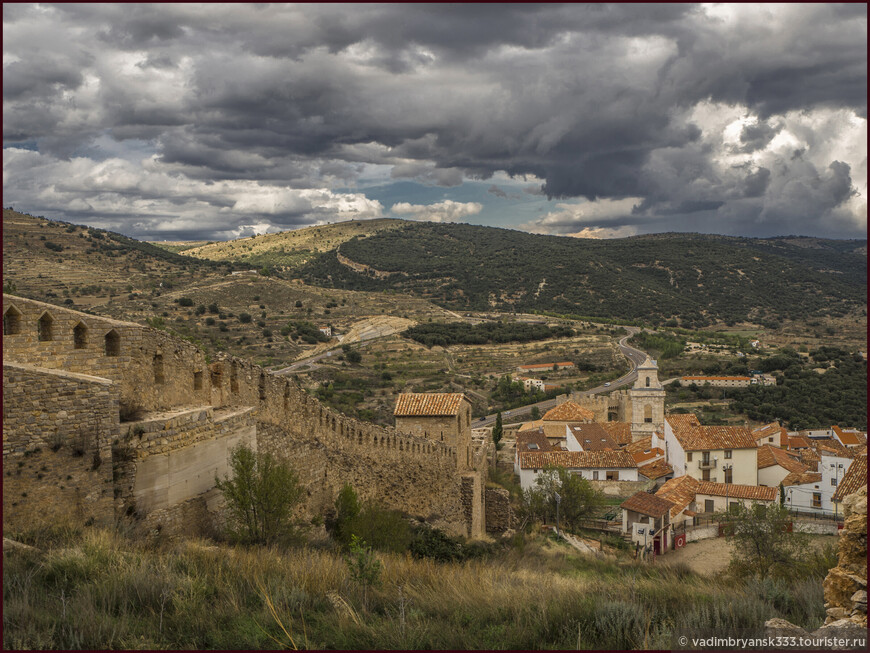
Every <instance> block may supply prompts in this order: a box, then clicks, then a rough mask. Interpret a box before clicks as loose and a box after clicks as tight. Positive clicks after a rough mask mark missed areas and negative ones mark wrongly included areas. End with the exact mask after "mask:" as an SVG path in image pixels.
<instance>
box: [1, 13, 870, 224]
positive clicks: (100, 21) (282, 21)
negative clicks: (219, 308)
mask: <svg viewBox="0 0 870 653" xmlns="http://www.w3.org/2000/svg"><path fill="white" fill-rule="evenodd" d="M3 11H4V48H5V50H4V140H5V142H7V143H10V142H21V141H31V140H35V141H36V142H37V143H38V144H39V151H40V152H41V153H42V154H43V155H45V156H51V157H55V158H57V159H59V160H70V159H71V158H74V157H76V156H79V154H78V153H80V152H82V151H85V149H86V147H87V146H88V144H89V143H90V142H92V141H93V140H94V139H95V138H97V137H99V136H101V135H108V137H110V138H113V139H115V140H116V141H119V142H122V143H123V142H124V141H126V140H129V139H136V140H138V141H146V142H149V143H151V144H152V146H153V153H154V156H153V157H151V158H150V159H149V163H148V165H149V166H151V168H148V172H149V174H151V173H153V172H154V170H158V169H159V170H160V171H162V175H157V174H156V173H155V174H153V175H152V176H151V177H150V178H151V180H152V184H153V185H154V187H153V189H152V191H149V192H152V193H156V194H157V195H159V194H160V193H161V192H165V193H169V194H170V195H171V193H173V192H179V191H173V187H172V183H171V179H173V178H176V179H181V178H183V179H186V180H192V181H197V182H199V181H202V182H213V185H211V186H209V185H208V184H206V185H205V186H204V187H203V188H202V189H201V191H198V192H197V201H199V202H202V203H203V205H204V206H203V207H202V210H203V211H205V212H207V211H208V210H209V207H211V208H212V209H215V210H221V209H223V210H224V211H226V210H227V209H228V207H229V209H230V211H231V212H232V213H233V215H234V216H235V217H234V218H233V220H235V221H236V225H235V226H234V227H233V228H235V227H237V226H238V225H239V224H241V222H240V221H242V220H243V217H242V216H241V215H240V212H241V211H242V209H240V208H233V207H236V206H237V205H238V206H243V205H244V203H245V202H244V201H238V202H232V201H230V200H229V199H228V198H227V197H225V196H223V195H220V194H218V193H214V192H213V189H214V188H216V187H217V186H219V183H220V182H222V181H228V182H244V181H249V182H256V183H259V184H263V185H267V186H274V187H280V188H288V189H304V188H311V189H317V188H321V189H323V188H327V187H329V186H330V184H333V183H339V182H340V183H341V185H342V186H350V185H352V183H353V182H354V180H355V179H356V178H357V177H358V176H359V175H361V174H363V172H364V171H365V170H366V166H378V167H380V168H386V169H387V171H386V172H384V171H381V174H382V175H383V176H384V177H385V178H386V177H388V178H393V179H414V180H417V181H419V182H421V183H424V184H435V185H440V186H444V187H445V188H449V187H454V186H457V185H459V184H461V183H462V181H463V179H478V180H485V179H489V178H491V177H492V176H493V175H494V174H496V173H499V172H505V173H507V174H509V175H512V176H532V177H533V178H537V179H539V180H541V184H540V185H537V184H533V185H532V186H530V187H529V188H526V189H525V192H526V193H530V194H539V193H543V194H545V195H546V196H548V197H551V198H560V199H565V200H570V199H572V198H579V197H582V198H586V199H588V200H600V199H607V200H621V199H625V198H636V200H637V201H636V207H637V208H636V209H635V210H634V211H631V210H629V211H624V212H623V214H622V216H623V218H624V219H631V220H635V219H637V220H641V221H642V220H643V219H644V218H645V219H646V220H647V223H646V224H650V225H657V224H659V223H660V221H662V220H665V219H668V220H670V219H676V218H674V216H685V217H686V220H687V222H686V224H687V225H689V224H690V222H691V221H692V220H695V221H701V222H702V224H701V225H700V228H702V229H709V230H717V229H721V228H722V227H721V225H719V224H718V223H717V221H719V222H721V220H722V219H724V217H728V219H729V220H732V221H733V222H734V224H740V225H741V228H745V229H747V230H748V231H747V233H760V232H762V231H767V230H770V229H774V230H775V229H776V228H778V225H780V224H784V223H787V222H788V220H789V218H788V217H787V215H788V211H789V210H790V208H789V207H791V206H793V204H794V203H795V202H799V201H802V200H801V199H800V198H803V201H805V202H806V204H805V206H806V207H807V210H804V211H798V213H797V214H796V215H798V216H804V217H802V218H795V219H800V220H803V222H800V223H799V226H801V228H803V226H804V225H805V226H806V228H812V229H815V230H816V231H818V232H821V231H823V230H824V224H823V222H820V221H819V219H816V218H812V217H810V216H809V214H808V212H807V211H808V210H812V211H818V212H819V213H820V215H821V216H822V218H824V216H826V215H833V213H832V212H837V211H840V212H842V211H843V210H844V209H843V206H844V205H845V203H847V202H848V201H849V200H850V198H851V197H852V194H853V193H854V190H853V185H854V184H853V182H854V181H855V180H854V179H853V178H854V177H855V174H856V170H855V169H853V168H854V166H857V165H858V161H853V166H852V167H850V166H849V165H847V164H846V163H842V162H840V161H839V159H838V158H837V153H835V152H826V153H825V154H824V155H822V154H817V152H820V151H821V150H822V149H823V148H821V146H820V145H819V144H820V143H821V142H822V141H823V139H824V138H825V137H826V136H827V135H828V134H834V133H836V130H837V127H838V125H836V124H829V123H830V121H828V122H825V123H824V125H823V126H822V127H818V126H816V123H813V122H812V121H810V122H809V123H806V124H803V123H802V124H801V125H799V127H800V129H801V130H802V131H800V132H799V133H797V132H796V136H794V137H795V138H797V139H798V140H800V143H799V146H803V147H809V148H810V155H808V157H805V159H806V160H804V161H802V163H801V164H800V165H797V164H795V165H786V164H785V163H784V162H781V161H780V159H781V158H782V157H781V156H779V155H774V154H771V153H770V152H771V149H770V148H772V147H773V145H774V144H775V143H776V139H777V138H778V136H779V135H780V134H781V132H783V130H785V129H787V127H788V126H789V125H790V124H792V131H795V129H797V127H794V125H793V123H795V121H794V120H791V123H790V122H789V120H786V118H785V116H787V115H790V112H799V113H801V114H805V115H815V113H814V112H819V111H828V112H837V111H841V112H842V116H840V114H837V115H838V116H840V117H837V118H836V120H838V121H840V122H839V126H840V127H842V126H843V124H844V122H843V121H846V120H847V119H848V115H847V114H849V113H850V112H851V113H852V114H856V115H858V116H865V115H866V77H867V70H866V7H864V6H861V5H857V6H856V5H851V6H850V5H809V6H798V5H775V6H767V5H751V6H747V7H739V6H737V5H720V6H717V7H713V8H712V9H711V8H707V7H705V6H701V5H690V4H667V5H599V4H594V5H550V4H545V5H539V4H535V5H517V4H507V5H498V6H495V5H481V4H468V5H353V6H342V5H314V4H306V5H273V4H266V5H186V4H179V5H144V4H133V5H104V4H97V5H92V4H82V5H57V6H52V5H48V6H37V5H34V6H27V5H25V6H10V5H4V10H3ZM705 103H706V104H711V105H714V109H711V110H709V111H707V112H706V113H705V112H704V111H701V110H699V109H698V107H703V106H704V105H705ZM729 107H742V109H743V110H744V111H745V112H746V113H747V114H749V115H750V116H751V117H753V120H749V121H747V122H746V123H745V124H743V126H742V129H741V130H740V131H739V132H738V133H737V134H736V135H735V138H734V139H732V140H730V141H728V142H726V141H725V140H723V138H721V135H717V133H715V132H716V130H720V131H721V130H722V129H723V128H724V126H725V125H724V124H719V122H717V118H716V115H718V114H717V111H718V113H719V114H721V113H723V112H725V111H727V109H728V108H729ZM737 118H738V116H736V115H735V118H734V119H735V120H736V119H737ZM816 122H820V121H816ZM822 122H823V121H822ZM798 149H799V147H798ZM729 153H731V154H734V155H741V154H742V155H746V156H756V155H757V157H758V160H757V161H756V160H752V161H748V160H745V161H743V162H737V163H734V164H731V165H725V164H720V162H719V160H720V159H721V158H722V157H723V156H726V155H728V154H729ZM814 157H815V158H814ZM865 158H866V153H865ZM835 163H838V165H834V164H835ZM740 165H744V166H748V167H745V169H743V168H740ZM843 165H845V166H846V167H845V169H843V168H841V166H843ZM735 166H736V167H735ZM152 168H153V169H152ZM732 168H733V169H732ZM40 169H42V170H55V169H62V166H58V167H52V166H48V165H42V166H41V167H40ZM14 177H15V178H16V179H17V178H19V177H18V176H14ZM95 178H98V179H104V178H103V177H95ZM861 178H862V179H863V180H864V183H866V161H865V162H864V163H863V167H862V168H861ZM158 182H159V183H158ZM45 183H46V184H50V183H51V180H46V181H45ZM137 188H138V186H137ZM233 188H235V189H239V192H241V189H246V190H245V192H253V191H252V190H251V189H253V188H254V186H252V185H250V184H248V185H245V184H242V183H237V184H236V185H234V186H233ZM493 188H495V189H497V190H501V189H499V188H498V187H497V186H495V185H493ZM13 190H15V189H13ZM81 192H82V194H83V195H82V200H83V201H84V202H85V204H87V197H85V195H84V194H85V193H86V190H82V191H81ZM136 192H142V193H143V195H142V197H146V196H147V197H150V195H148V194H147V193H145V192H144V191H141V190H140V191H136ZM491 192H492V193H493V194H494V195H496V196H499V197H501V196H500V195H499V194H498V192H495V191H492V190H491ZM501 192H502V193H503V192H504V191H501ZM775 193H776V194H778V195H777V196H775V197H774V196H773V194H775ZM181 197H182V203H185V202H187V201H188V195H187V194H185V193H183V192H182V193H181ZM333 200H334V198H329V202H333ZM335 201H337V200H335ZM354 201H356V200H354ZM329 202H327V204H325V205H323V206H322V207H319V205H317V204H316V202H315V203H314V204H310V205H307V206H305V207H303V208H302V209H300V211H301V213H300V214H299V215H304V216H307V218H305V219H309V220H317V219H320V218H321V216H322V215H324V214H325V213H328V211H329V210H334V209H332V208H329V207H331V206H332V204H330V203H329ZM324 207H326V208H324ZM77 210H82V211H87V209H85V208H82V209H77ZM136 210H143V207H141V206H140V207H138V208H137V209H136ZM153 210H154V211H155V212H157V211H158V209H156V208H155V209H153ZM367 210H368V209H367ZM191 211H192V208H191ZM133 213H135V211H132V210H131V214H133ZM376 213H377V211H376V210H375V211H374V212H372V213H371V215H376ZM191 215H193V213H192V212H191ZM286 215H290V216H294V217H292V219H296V218H295V216H296V213H294V212H290V213H289V214H286ZM838 215H839V214H838ZM251 216H254V217H255V218H256V219H263V220H266V219H268V220H271V221H272V222H273V223H274V224H279V223H281V220H284V219H285V218H284V217H283V216H285V213H284V212H282V210H280V209H274V210H269V211H265V210H264V211H259V212H251V213H250V214H248V215H246V216H244V218H245V219H247V218H249V217H251ZM710 216H713V218H712V219H711V218H710ZM227 219H228V220H229V218H227ZM596 219H599V220H603V219H604V218H603V217H602V216H601V215H598V214H596ZM838 219H840V218H838ZM705 220H707V221H708V222H707V223H704V222H703V221H705ZM657 221H659V222H657ZM281 224H283V223H281ZM626 224H627V223H626ZM574 226H575V227H576V226H577V224H574ZM691 227H692V228H699V225H698V224H695V223H691ZM565 228H566V229H567V228H569V227H565ZM859 229H861V227H856V231H857V230H859ZM792 231H793V230H792Z"/></svg>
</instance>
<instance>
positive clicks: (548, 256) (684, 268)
mask: <svg viewBox="0 0 870 653" xmlns="http://www.w3.org/2000/svg"><path fill="white" fill-rule="evenodd" d="M340 253H341V255H342V256H343V257H345V258H346V259H347V260H349V261H352V262H353V263H354V264H356V265H355V266H350V265H346V264H345V265H343V264H341V263H340V262H339V260H338V257H337V253H336V251H335V250H333V251H327V252H324V253H322V254H319V255H317V256H316V257H314V258H313V259H312V260H311V261H310V262H309V263H307V264H306V265H304V266H302V267H301V268H300V270H299V274H300V276H302V278H303V279H305V280H306V281H307V282H308V283H313V284H320V285H327V286H334V287H340V288H348V289H357V290H385V289H389V288H394V289H396V290H405V291H409V292H412V293H415V294H418V295H420V296H422V297H425V298H427V299H431V300H433V301H436V302H438V303H440V304H442V305H444V306H446V307H448V308H451V309H454V310H465V309H468V310H491V309H497V310H511V309H515V310H518V311H529V310H544V311H557V312H563V313H575V314H581V315H590V316H603V317H613V318H620V319H643V320H647V321H650V322H652V323H661V322H665V321H669V320H671V319H674V318H678V321H679V322H680V324H682V325H686V326H704V325H707V324H710V323H712V322H716V321H722V322H739V321H751V322H755V323H759V324H765V323H771V322H777V321H779V320H780V319H782V318H790V319H796V318H801V317H810V316H819V315H825V314H827V315H845V314H847V313H849V312H850V311H854V310H860V309H861V308H862V307H864V308H865V309H866V285H867V270H866V265H867V259H866V240H827V239H820V238H803V237H795V236H783V237H777V238H766V239H757V238H742V237H732V236H717V235H708V234H675V233H668V234H650V235H643V236H634V237H631V238H623V239H613V240H593V239H578V238H566V237H559V236H542V235H535V234H529V233H526V232H521V231H513V230H508V229H498V228H493V227H480V226H474V225H467V224H439V223H422V222H410V223H406V224H404V225H403V226H402V227H401V228H399V229H394V230H392V231H389V232H381V233H376V234H373V235H370V236H367V237H364V238H359V237H355V238H351V239H349V240H347V241H345V242H344V243H342V244H341V245H340ZM361 266H368V267H369V268H372V269H373V270H374V271H377V274H376V275H375V273H374V272H369V273H365V272H363V273H361V272H358V271H356V270H354V269H352V268H353V267H356V268H358V269H359V268H360V267H361Z"/></svg>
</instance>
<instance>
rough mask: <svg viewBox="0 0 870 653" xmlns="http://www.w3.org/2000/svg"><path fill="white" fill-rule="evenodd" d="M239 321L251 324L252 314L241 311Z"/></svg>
mask: <svg viewBox="0 0 870 653" xmlns="http://www.w3.org/2000/svg"><path fill="white" fill-rule="evenodd" d="M239 322H241V323H242V324H249V323H250V322H251V314H250V313H239Z"/></svg>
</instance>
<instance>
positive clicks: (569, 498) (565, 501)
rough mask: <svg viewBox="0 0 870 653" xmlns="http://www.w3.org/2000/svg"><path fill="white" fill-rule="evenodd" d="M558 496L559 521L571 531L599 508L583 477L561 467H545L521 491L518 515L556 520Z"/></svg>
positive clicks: (539, 519) (596, 497)
mask: <svg viewBox="0 0 870 653" xmlns="http://www.w3.org/2000/svg"><path fill="white" fill-rule="evenodd" d="M557 493H558V494H559V496H560V497H561V502H560V506H559V519H560V521H561V523H562V524H563V525H564V526H566V527H568V528H572V527H574V526H576V525H577V524H578V523H579V522H580V520H581V519H583V518H584V517H588V516H589V514H590V513H591V512H592V510H593V509H594V508H596V507H597V506H599V505H601V502H602V497H601V494H600V493H599V492H597V491H596V490H594V489H593V488H592V486H591V485H590V484H589V481H587V480H586V479H585V478H583V477H581V476H579V475H578V474H571V473H569V472H568V470H566V469H565V468H564V467H548V468H547V469H545V470H544V471H543V472H542V473H541V474H540V475H539V476H538V478H537V480H536V481H535V486H534V487H532V488H529V489H528V490H525V491H524V492H523V500H522V511H521V512H522V513H524V516H525V517H526V518H527V520H529V521H545V522H546V521H549V522H555V521H556V494H557Z"/></svg>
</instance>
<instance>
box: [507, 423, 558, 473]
mask: <svg viewBox="0 0 870 653" xmlns="http://www.w3.org/2000/svg"><path fill="white" fill-rule="evenodd" d="M527 451H533V452H542V451H543V452H546V451H553V447H552V446H551V445H550V441H549V440H547V438H546V436H545V435H544V434H543V433H539V432H537V431H529V432H527V433H517V440H516V448H515V451H514V474H517V475H519V473H520V454H521V453H524V452H527Z"/></svg>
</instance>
